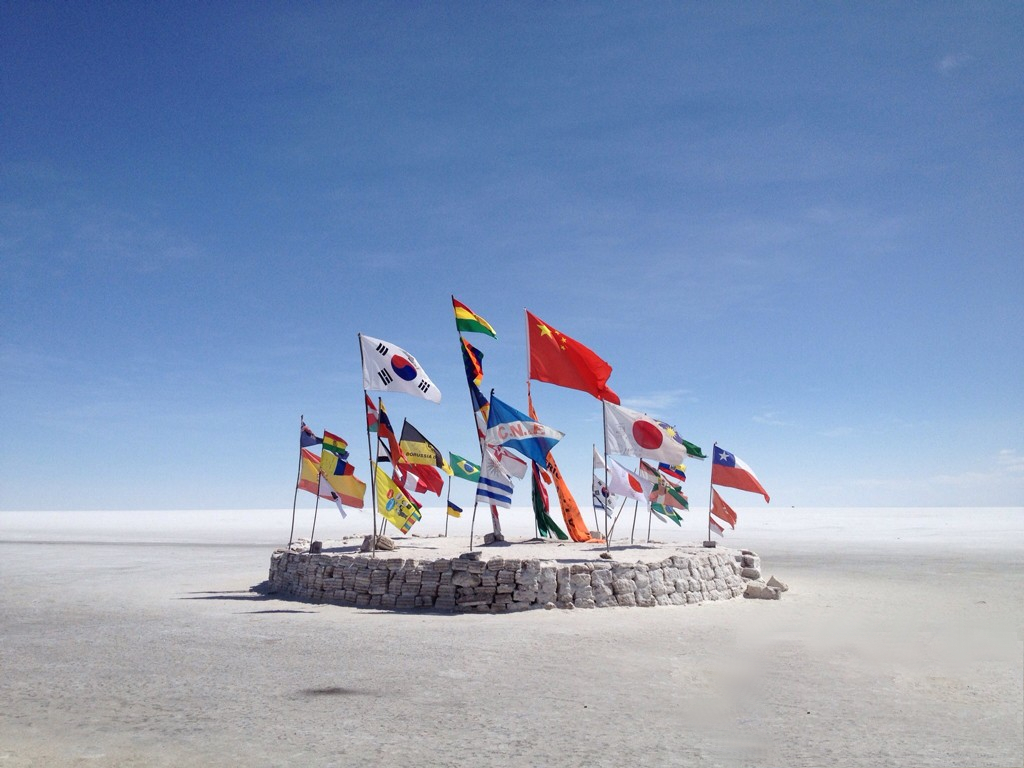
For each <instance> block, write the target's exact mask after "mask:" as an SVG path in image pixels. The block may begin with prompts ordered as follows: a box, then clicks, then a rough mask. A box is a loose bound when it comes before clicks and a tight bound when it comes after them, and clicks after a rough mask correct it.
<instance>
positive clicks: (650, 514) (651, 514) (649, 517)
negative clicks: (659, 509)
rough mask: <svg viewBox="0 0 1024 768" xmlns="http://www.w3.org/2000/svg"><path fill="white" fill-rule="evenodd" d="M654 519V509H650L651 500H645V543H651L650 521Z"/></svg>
mask: <svg viewBox="0 0 1024 768" xmlns="http://www.w3.org/2000/svg"><path fill="white" fill-rule="evenodd" d="M652 520H654V510H652V509H651V502H650V501H648V502H647V543H648V544H650V543H651V521H652Z"/></svg>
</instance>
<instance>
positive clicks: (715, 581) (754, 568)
mask: <svg viewBox="0 0 1024 768" xmlns="http://www.w3.org/2000/svg"><path fill="white" fill-rule="evenodd" d="M478 558H479V553H468V554H467V555H464V556H461V557H458V558H453V559H441V560H433V561H417V560H406V559H403V558H400V557H376V558H371V557H365V556H359V555H324V554H309V553H305V552H304V553H297V552H293V551H287V550H278V551H277V552H275V553H274V555H273V556H272V557H271V561H270V575H269V579H268V584H267V591H269V592H271V593H281V594H286V595H290V596H292V597H295V598H297V599H300V600H306V601H310V602H326V603H337V604H340V605H354V606H357V607H360V608H385V609H392V610H416V609H428V610H435V611H449V612H452V611H455V612H479V613H508V612H512V611H523V610H528V609H531V608H556V607H557V608H566V609H574V608H604V607H610V606H630V607H632V606H639V607H645V608H646V607H652V606H655V605H688V604H695V603H701V602H704V601H706V600H727V599H730V598H733V597H739V596H740V595H745V596H746V597H772V598H773V599H778V595H779V594H780V593H781V592H782V591H785V589H786V587H785V585H783V584H781V582H777V581H775V579H774V577H773V579H772V580H771V581H769V582H768V583H765V582H764V581H763V580H761V571H760V567H761V563H760V558H758V557H757V555H755V554H754V553H752V552H748V551H746V550H744V551H743V552H741V553H740V554H732V553H730V552H729V551H722V550H719V551H716V552H707V551H700V552H694V553H687V554H680V555H674V556H672V557H669V558H666V559H664V560H662V561H660V562H657V563H640V562H637V563H619V562H614V561H607V560H598V561H594V562H587V563H573V564H560V563H557V562H555V561H550V560H518V559H503V558H494V559H491V560H480V559H478Z"/></svg>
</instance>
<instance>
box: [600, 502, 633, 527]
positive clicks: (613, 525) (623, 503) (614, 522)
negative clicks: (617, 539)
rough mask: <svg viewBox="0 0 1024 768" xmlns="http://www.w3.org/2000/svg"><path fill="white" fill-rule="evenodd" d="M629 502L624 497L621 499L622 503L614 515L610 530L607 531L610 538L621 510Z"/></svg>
mask: <svg viewBox="0 0 1024 768" xmlns="http://www.w3.org/2000/svg"><path fill="white" fill-rule="evenodd" d="M627 501H629V499H627V498H626V497H625V496H623V497H622V503H621V504H619V511H618V512H616V513H615V518H614V519H613V520H612V530H611V531H609V533H608V535H609V536H610V535H611V534H612V533H613V532H614V531H615V525H616V524H617V523H618V522H619V516H620V515H621V514H622V510H623V509H625V507H626V502H627ZM605 527H607V526H605Z"/></svg>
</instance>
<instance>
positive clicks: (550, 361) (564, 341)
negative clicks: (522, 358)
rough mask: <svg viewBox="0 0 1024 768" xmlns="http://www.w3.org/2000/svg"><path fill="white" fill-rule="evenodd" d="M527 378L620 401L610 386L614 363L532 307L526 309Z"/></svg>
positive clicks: (614, 401)
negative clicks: (609, 378) (557, 327)
mask: <svg viewBox="0 0 1024 768" xmlns="http://www.w3.org/2000/svg"><path fill="white" fill-rule="evenodd" d="M526 344H527V348H528V350H529V360H530V372H529V376H528V378H530V379H534V380H535V381H546V382H547V383H548V384H555V385H557V386H559V387H568V388H569V389H579V390H581V391H583V392H589V393H590V394H591V395H593V396H594V397H596V398H598V399H599V400H608V401H610V402H612V403H618V402H619V396H618V395H616V394H615V393H614V392H613V391H612V390H611V389H609V387H608V377H609V376H611V375H612V367H611V366H610V365H609V364H608V363H606V362H605V361H604V360H602V359H601V358H600V357H598V356H597V354H596V353H595V352H594V351H593V350H592V349H590V348H588V347H585V346H583V345H582V344H580V343H579V342H578V341H576V340H575V339H571V338H569V337H568V336H566V335H565V334H564V333H561V332H560V331H558V330H556V329H554V328H552V327H551V326H550V325H548V324H547V323H545V322H543V321H542V320H541V319H540V318H538V317H537V316H536V315H534V314H533V313H531V312H530V311H529V310H527V312H526Z"/></svg>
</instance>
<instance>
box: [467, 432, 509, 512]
mask: <svg viewBox="0 0 1024 768" xmlns="http://www.w3.org/2000/svg"><path fill="white" fill-rule="evenodd" d="M476 499H477V501H479V502H481V503H483V504H493V505H494V506H496V507H504V508H505V509H508V508H509V507H511V506H512V478H511V477H509V476H508V474H507V473H506V472H505V470H504V469H502V468H501V464H499V463H498V460H497V458H496V457H495V456H494V454H493V453H492V452H491V449H490V448H489V447H488V448H487V449H486V450H485V451H484V459H483V461H482V462H481V463H480V479H479V480H477V484H476Z"/></svg>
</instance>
